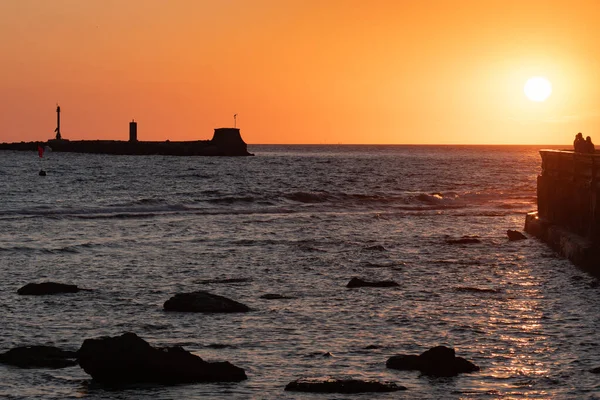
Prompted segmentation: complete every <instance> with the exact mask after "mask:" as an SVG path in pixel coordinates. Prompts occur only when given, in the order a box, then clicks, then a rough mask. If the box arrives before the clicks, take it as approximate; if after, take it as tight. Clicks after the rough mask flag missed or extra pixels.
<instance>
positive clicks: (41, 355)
mask: <svg viewBox="0 0 600 400" xmlns="http://www.w3.org/2000/svg"><path fill="white" fill-rule="evenodd" d="M0 363H2V364H8V365H14V366H16V367H21V368H64V367H70V366H72V365H77V353H76V352H74V351H66V350H61V349H59V348H57V347H53V346H23V347H15V348H14V349H10V350H9V351H7V352H5V353H2V354H0Z"/></svg>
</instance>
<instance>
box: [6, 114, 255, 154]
mask: <svg viewBox="0 0 600 400" xmlns="http://www.w3.org/2000/svg"><path fill="white" fill-rule="evenodd" d="M236 116H237V114H236ZM54 132H56V136H55V138H54V139H50V140H48V141H47V144H48V145H49V146H50V147H51V148H52V151H59V152H72V153H96V154H116V155H155V154H158V155H171V156H251V155H253V154H251V153H249V152H248V147H247V145H246V142H244V140H243V139H242V136H241V134H240V130H239V128H216V129H215V132H214V134H213V137H212V139H211V140H195V141H179V142H172V141H169V140H166V141H163V142H155V141H138V135H137V133H138V131H137V122H136V121H131V122H130V123H129V141H122V140H68V139H64V138H63V137H62V134H61V132H60V106H58V105H57V106H56V129H55V130H54ZM38 144H40V142H20V143H0V150H22V151H35V150H36V149H37V146H38Z"/></svg>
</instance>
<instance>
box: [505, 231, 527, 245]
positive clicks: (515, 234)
mask: <svg viewBox="0 0 600 400" xmlns="http://www.w3.org/2000/svg"><path fill="white" fill-rule="evenodd" d="M506 235H507V236H508V240H510V241H511V242H512V241H515V240H523V239H527V236H525V235H523V234H522V233H521V232H519V231H512V230H510V229H509V230H507V231H506Z"/></svg>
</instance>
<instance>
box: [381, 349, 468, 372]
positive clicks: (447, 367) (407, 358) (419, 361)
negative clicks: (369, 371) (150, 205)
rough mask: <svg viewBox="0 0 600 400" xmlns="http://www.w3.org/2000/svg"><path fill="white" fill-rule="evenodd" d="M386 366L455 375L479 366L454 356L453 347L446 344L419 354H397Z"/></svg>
mask: <svg viewBox="0 0 600 400" xmlns="http://www.w3.org/2000/svg"><path fill="white" fill-rule="evenodd" d="M385 365H386V367H388V368H392V369H398V370H404V371H407V370H418V371H421V373H422V374H423V375H431V376H456V375H458V374H459V373H463V372H474V371H479V367H478V366H477V365H475V364H473V363H472V362H470V361H467V360H465V359H464V358H462V357H456V355H455V352H454V349H452V348H449V347H446V346H436V347H433V348H431V349H429V350H427V351H425V352H423V353H421V354H420V355H418V356H417V355H406V354H402V355H397V356H393V357H390V358H389V359H388V360H387V362H386V364H385Z"/></svg>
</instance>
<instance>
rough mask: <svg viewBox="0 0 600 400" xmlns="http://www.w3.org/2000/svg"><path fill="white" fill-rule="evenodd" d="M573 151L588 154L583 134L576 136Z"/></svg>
mask: <svg viewBox="0 0 600 400" xmlns="http://www.w3.org/2000/svg"><path fill="white" fill-rule="evenodd" d="M573 150H575V151H576V152H577V153H585V152H586V151H585V150H586V144H585V140H584V139H583V134H582V133H581V132H579V133H578V134H577V135H575V141H573Z"/></svg>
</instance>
